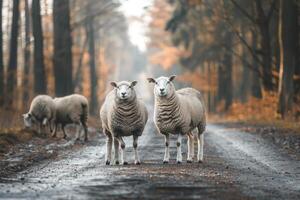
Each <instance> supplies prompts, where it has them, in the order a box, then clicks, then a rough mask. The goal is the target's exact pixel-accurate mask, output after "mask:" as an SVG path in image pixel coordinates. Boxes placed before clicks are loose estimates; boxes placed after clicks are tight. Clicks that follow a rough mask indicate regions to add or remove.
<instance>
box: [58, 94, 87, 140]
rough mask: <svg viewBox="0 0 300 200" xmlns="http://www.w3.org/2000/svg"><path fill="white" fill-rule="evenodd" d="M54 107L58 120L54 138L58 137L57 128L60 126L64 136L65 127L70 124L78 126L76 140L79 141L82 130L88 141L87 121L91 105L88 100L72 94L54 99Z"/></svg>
mask: <svg viewBox="0 0 300 200" xmlns="http://www.w3.org/2000/svg"><path fill="white" fill-rule="evenodd" d="M54 105H55V109H56V118H55V122H54V123H55V125H54V130H53V133H52V137H56V131H57V126H58V125H59V124H60V125H61V127H62V131H63V134H64V138H66V137H67V135H66V132H65V126H66V125H68V124H76V125H77V131H76V133H77V134H76V139H79V137H80V133H81V131H82V128H83V129H84V141H87V139H88V136H87V131H88V130H87V119H88V110H89V104H88V100H87V99H86V98H85V97H84V96H82V95H79V94H72V95H69V96H65V97H59V98H54Z"/></svg>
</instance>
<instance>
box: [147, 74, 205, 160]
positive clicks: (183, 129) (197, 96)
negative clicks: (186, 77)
mask: <svg viewBox="0 0 300 200" xmlns="http://www.w3.org/2000/svg"><path fill="white" fill-rule="evenodd" d="M175 77H176V76H175V75H173V76H171V77H169V78H168V77H159V78H157V79H153V78H148V81H149V82H150V83H154V84H155V86H154V96H155V107H154V122H155V125H156V126H157V128H158V130H159V132H160V133H161V134H163V135H164V136H165V156H164V161H163V162H164V163H168V162H169V158H170V153H169V143H170V142H169V134H170V133H171V134H176V135H178V138H177V159H176V161H177V163H181V162H182V153H181V140H182V136H183V135H187V136H188V157H187V162H188V163H191V162H192V161H193V157H194V136H193V134H192V130H193V129H195V128H198V134H197V140H198V155H197V159H198V162H202V160H203V142H204V140H203V132H204V131H205V126H206V116H205V107H204V101H203V98H202V95H201V93H200V92H199V91H197V90H195V89H193V88H183V89H180V90H177V91H176V90H175V87H174V85H173V83H172V81H173V80H174V78H175Z"/></svg>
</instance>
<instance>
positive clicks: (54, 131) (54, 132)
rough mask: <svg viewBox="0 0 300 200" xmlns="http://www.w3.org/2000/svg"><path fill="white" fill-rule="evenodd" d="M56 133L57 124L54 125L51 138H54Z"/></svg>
mask: <svg viewBox="0 0 300 200" xmlns="http://www.w3.org/2000/svg"><path fill="white" fill-rule="evenodd" d="M56 131H57V124H56V123H55V124H54V128H53V130H52V137H56Z"/></svg>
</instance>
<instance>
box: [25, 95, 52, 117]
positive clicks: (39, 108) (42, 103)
mask: <svg viewBox="0 0 300 200" xmlns="http://www.w3.org/2000/svg"><path fill="white" fill-rule="evenodd" d="M29 112H30V113H32V114H33V115H34V116H35V117H36V118H37V119H39V120H43V119H44V118H47V119H52V118H54V117H55V105H54V102H53V99H52V98H51V97H50V96H47V95H39V96H37V97H35V98H34V99H33V101H32V103H31V105H30V111H29Z"/></svg>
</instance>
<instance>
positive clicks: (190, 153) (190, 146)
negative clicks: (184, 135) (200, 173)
mask: <svg viewBox="0 0 300 200" xmlns="http://www.w3.org/2000/svg"><path fill="white" fill-rule="evenodd" d="M193 157H194V137H193V134H192V133H189V134H188V157H187V162H188V163H192V162H193Z"/></svg>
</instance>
